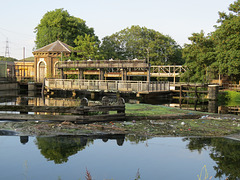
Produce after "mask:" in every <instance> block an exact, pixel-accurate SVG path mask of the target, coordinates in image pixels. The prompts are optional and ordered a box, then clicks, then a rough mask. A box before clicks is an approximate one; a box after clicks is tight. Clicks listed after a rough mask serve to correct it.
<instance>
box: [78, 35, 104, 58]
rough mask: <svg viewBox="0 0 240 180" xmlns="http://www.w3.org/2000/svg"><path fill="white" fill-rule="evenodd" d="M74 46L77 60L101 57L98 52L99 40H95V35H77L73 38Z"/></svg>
mask: <svg viewBox="0 0 240 180" xmlns="http://www.w3.org/2000/svg"><path fill="white" fill-rule="evenodd" d="M74 43H75V46H76V47H75V48H74V50H75V51H76V52H77V57H76V58H75V59H78V60H86V59H102V57H101V55H100V53H99V41H97V40H96V38H95V36H90V35H87V34H85V35H84V36H77V38H76V39H75V40H74Z"/></svg>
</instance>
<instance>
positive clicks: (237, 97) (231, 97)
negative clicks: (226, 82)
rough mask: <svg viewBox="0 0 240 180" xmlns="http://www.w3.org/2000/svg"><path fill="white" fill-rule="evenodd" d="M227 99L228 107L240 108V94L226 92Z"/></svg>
mask: <svg viewBox="0 0 240 180" xmlns="http://www.w3.org/2000/svg"><path fill="white" fill-rule="evenodd" d="M225 93H226V98H227V100H228V101H227V106H238V105H239V104H240V92H237V91H225Z"/></svg>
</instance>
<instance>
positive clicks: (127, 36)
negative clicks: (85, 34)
mask: <svg viewBox="0 0 240 180" xmlns="http://www.w3.org/2000/svg"><path fill="white" fill-rule="evenodd" d="M101 52H102V54H103V55H104V57H105V59H110V58H113V59H135V58H137V59H146V60H149V61H150V63H152V64H173V63H176V64H182V63H183V60H182V59H181V48H180V46H179V45H177V43H176V42H175V41H174V40H173V39H172V38H170V37H169V36H165V35H163V34H161V33H159V32H157V31H155V30H152V29H147V28H146V27H140V26H132V27H131V28H126V29H123V30H121V31H119V32H117V33H114V34H112V35H111V36H106V37H104V38H103V42H102V44H101Z"/></svg>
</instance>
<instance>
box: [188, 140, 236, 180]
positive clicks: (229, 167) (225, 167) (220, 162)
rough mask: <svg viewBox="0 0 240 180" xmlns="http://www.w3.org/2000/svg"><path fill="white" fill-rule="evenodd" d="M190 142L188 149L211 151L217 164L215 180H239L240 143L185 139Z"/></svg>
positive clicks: (211, 155)
mask: <svg viewBox="0 0 240 180" xmlns="http://www.w3.org/2000/svg"><path fill="white" fill-rule="evenodd" d="M186 140H188V141H189V144H188V145H187V146H188V149H189V150H191V151H193V150H198V151H200V152H201V149H210V157H211V158H212V160H214V161H215V162H216V165H215V166H214V170H215V171H216V174H215V178H218V179H222V178H223V176H226V177H227V178H226V179H229V180H230V179H231V180H234V179H239V178H240V173H239V164H240V151H239V148H240V143H239V142H238V141H234V140H230V139H226V138H185V139H184V141H186Z"/></svg>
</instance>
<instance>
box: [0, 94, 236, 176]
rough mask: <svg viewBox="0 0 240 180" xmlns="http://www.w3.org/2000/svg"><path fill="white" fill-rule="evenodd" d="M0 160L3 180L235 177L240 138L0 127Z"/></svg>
mask: <svg viewBox="0 0 240 180" xmlns="http://www.w3.org/2000/svg"><path fill="white" fill-rule="evenodd" d="M2 97H3V95H2ZM0 100H1V102H0V103H1V104H21V103H23V104H24V103H25V104H26V103H27V104H29V105H43V104H46V105H51V106H52V105H62V106H70V105H71V106H72V105H74V104H76V102H77V101H78V99H69V98H67V99H64V98H47V97H45V98H42V97H41V96H38V97H28V96H19V95H18V94H11V95H9V96H7V95H6V96H4V98H1V99H0ZM129 100H130V102H131V101H135V100H134V99H129ZM129 100H128V101H129ZM163 102H164V101H163ZM152 104H155V103H152ZM0 162H1V163H0V169H1V173H0V179H11V180H15V179H16V180H21V179H23V180H30V179H32V180H38V179H39V180H40V179H41V180H42V179H56V180H68V179H73V180H74V179H76V180H79V179H81V180H84V179H86V178H85V177H86V173H87V172H89V173H90V174H91V176H92V178H93V179H95V180H104V179H113V180H128V179H129V180H134V179H141V180H148V179H151V180H155V179H156V180H159V179H168V180H175V179H184V180H188V179H189V180H192V179H197V180H199V179H201V180H203V179H226V178H227V177H228V179H232V180H235V179H240V142H239V141H236V140H232V139H227V138H187V137H156V138H150V137H149V138H147V137H138V136H135V135H126V136H124V135H119V136H110V135H108V136H107V135H105V136H100V135H99V136H96V135H95V136H51V137H28V136H22V137H19V136H16V135H14V133H12V132H8V131H1V130H0Z"/></svg>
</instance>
